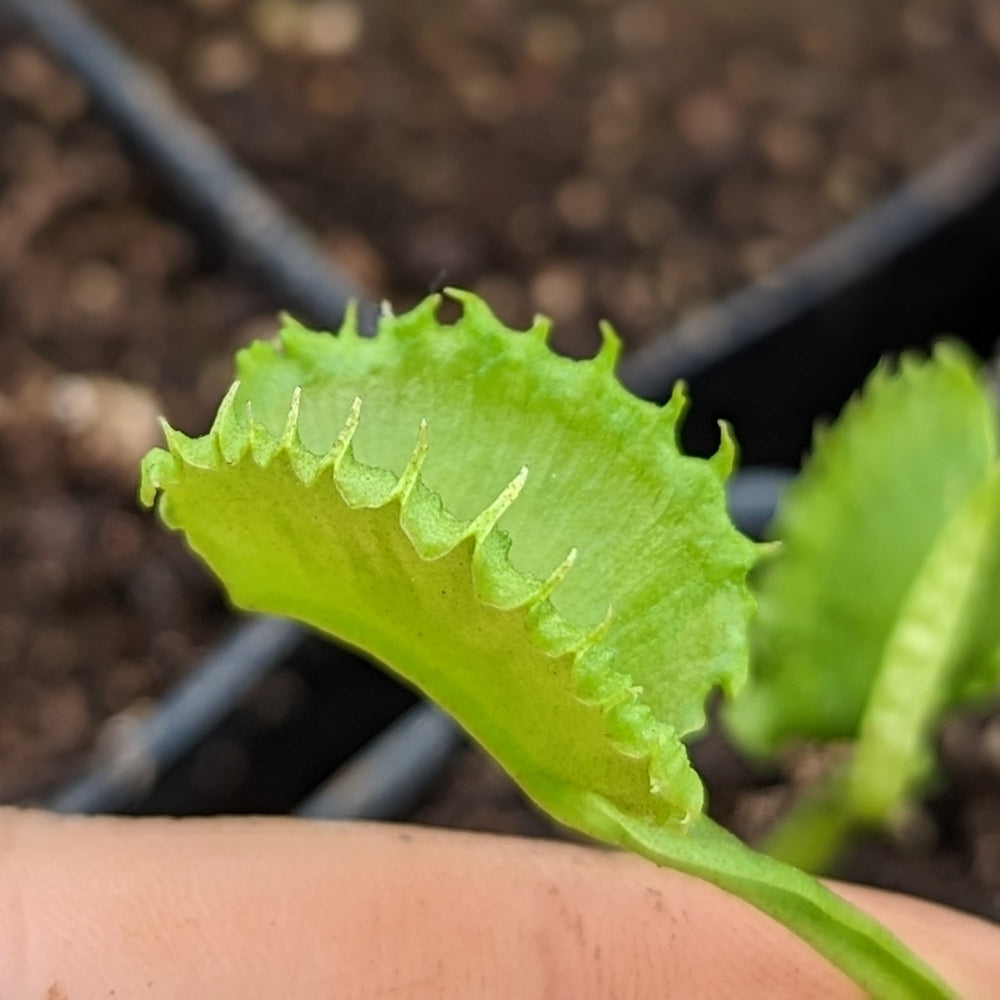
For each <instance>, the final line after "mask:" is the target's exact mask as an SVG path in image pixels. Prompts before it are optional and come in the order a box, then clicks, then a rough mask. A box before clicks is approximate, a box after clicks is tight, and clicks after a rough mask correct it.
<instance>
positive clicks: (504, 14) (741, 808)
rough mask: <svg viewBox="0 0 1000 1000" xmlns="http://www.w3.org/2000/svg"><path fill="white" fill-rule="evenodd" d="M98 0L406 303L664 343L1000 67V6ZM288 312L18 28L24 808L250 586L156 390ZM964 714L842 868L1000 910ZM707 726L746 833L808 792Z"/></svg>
mask: <svg viewBox="0 0 1000 1000" xmlns="http://www.w3.org/2000/svg"><path fill="white" fill-rule="evenodd" d="M84 6H86V7H87V8H88V9H90V10H91V12H92V13H94V14H95V15H97V16H98V17H100V19H101V20H102V22H103V23H104V24H105V25H106V26H107V27H109V28H110V29H112V30H113V31H114V32H115V33H116V34H117V36H118V37H119V38H120V39H121V40H123V41H124V42H125V43H126V44H127V45H128V46H129V47H130V48H131V49H132V50H133V51H135V52H136V53H138V54H140V55H142V56H143V57H145V58H146V59H148V60H149V61H150V62H151V63H152V64H153V65H154V66H155V67H158V69H159V71H160V72H162V74H163V75H164V76H165V77H166V78H167V79H169V80H170V81H171V82H172V84H173V85H174V86H175V87H176V88H177V89H178V91H179V92H180V93H181V95H182V96H183V98H184V99H185V101H186V102H187V103H188V104H189V105H190V106H191V107H192V108H194V109H195V111H196V112H197V113H198V115H199V116H200V117H201V118H202V119H203V120H204V121H206V122H207V123H208V124H210V125H211V126H212V127H213V128H214V129H215V130H216V132H217V133H218V134H219V136H220V137H221V139H222V141H223V143H224V144H225V145H226V146H228V147H229V148H230V149H231V150H232V151H233V152H234V153H235V154H236V156H237V157H238V158H240V159H241V160H242V161H243V162H245V163H246V164H247V165H248V166H249V167H250V168H251V169H252V171H253V172H254V173H256V174H257V176H259V177H260V178H261V179H262V180H263V182H264V183H265V185H266V186H267V187H268V188H269V189H270V190H271V191H273V192H274V193H275V194H276V195H277V196H278V198H279V199H280V200H281V201H283V202H284V203H285V204H286V205H287V206H288V207H289V208H290V209H291V210H292V212H293V213H294V214H295V215H297V216H298V217H300V218H301V219H303V220H305V221H306V222H307V223H308V225H309V226H310V227H311V228H312V229H313V230H314V231H315V232H316V234H317V235H318V237H319V238H320V240H321V241H322V243H323V244H324V246H325V247H326V249H327V250H328V252H329V254H330V256H331V258H332V259H334V260H336V261H337V262H338V263H339V264H340V265H341V266H342V267H343V268H345V269H346V270H347V271H348V272H350V273H351V274H352V275H354V276H355V278H356V280H357V281H358V283H359V284H360V285H362V286H363V287H365V288H367V289H369V290H370V291H371V292H372V293H373V294H377V295H384V296H388V297H391V298H392V300H393V301H394V302H395V303H397V304H398V305H400V306H405V305H406V304H408V303H410V302H413V301H415V300H416V299H418V298H419V297H421V296H422V295H424V294H426V293H427V292H428V291H430V290H432V289H434V288H437V287H440V286H441V285H443V284H457V285H465V286H469V287H472V288H475V289H476V290H478V291H480V292H481V293H482V294H484V295H485V296H486V297H487V298H488V299H490V301H491V302H492V303H493V304H494V306H495V308H497V310H498V311H499V312H500V314H501V315H502V316H503V318H505V319H507V320H508V321H509V322H511V323H515V324H523V323H526V322H527V321H528V320H529V319H530V316H531V314H532V313H533V312H535V311H536V310H541V311H544V312H547V313H549V314H551V315H553V316H554V317H555V318H556V320H557V321H558V322H559V324H560V325H559V327H558V329H557V333H556V337H555V339H556V343H557V345H558V346H559V348H560V349H562V350H564V351H567V352H568V353H571V354H576V355H583V354H587V353H590V352H591V351H592V350H593V348H594V346H595V345H596V341H597V334H596V320H597V319H598V318H600V317H608V318H610V319H611V320H612V321H613V322H615V323H616V324H617V326H618V327H619V330H620V332H621V333H622V335H623V336H624V338H625V340H626V342H627V343H629V344H633V345H634V344H638V343H640V342H642V341H643V340H644V339H646V338H648V337H650V336H652V335H654V334H656V333H658V332H660V331H662V330H664V329H666V328H667V327H669V325H670V323H671V322H672V321H674V320H676V319H677V318H679V317H681V316H683V315H684V314H685V313H686V312H688V311H689V310H691V309H693V308H697V307H698V306H699V305H702V304H704V303H707V302H710V301H712V300H715V299H717V298H718V297H719V296H720V295H722V294H724V293H725V292H727V291H729V290H732V289H733V288H735V287H738V286H739V285H741V284H742V283H744V282H745V281H747V280H750V279H752V278H754V277H757V276H759V275H761V274H763V273H766V272H767V271H768V270H769V269H771V268H773V267H774V266H775V265H776V264H779V263H781V262H782V261H784V260H787V259H788V258H789V257H790V256H791V255H792V254H793V253H794V252H795V251H796V250H798V249H800V248H802V247H803V246H805V245H807V244H808V243H809V242H811V241H812V240H814V239H815V238H817V237H819V236H821V235H823V234H824V233H825V232H827V231H829V230H830V229H831V228H832V227H834V226H836V225H837V224H838V223H840V222H842V221H844V220H846V219H848V218H851V217H852V216H854V215H855V214H856V213H858V212H859V211H860V210H862V209H863V208H864V207H865V206H866V205H867V204H869V203H870V202H871V201H872V200H873V199H874V198H876V197H877V196H878V195H880V194H881V193H884V192H886V191H887V190H889V189H890V188H892V187H893V186H894V185H895V184H897V183H898V182H899V181H900V180H902V179H903V178H905V177H906V176H908V175H910V174H911V173H912V172H913V171H914V170H916V169H918V168H919V167H921V166H923V165H924V164H926V163H928V162H929V161H930V160H931V159H932V158H933V157H934V156H935V155H937V154H939V153H941V152H943V151H944V150H946V149H947V148H949V147H950V146H951V145H952V144H953V143H955V142H956V141H959V140H961V139H962V138H964V137H967V136H969V135H971V134H972V133H973V132H974V131H975V129H976V128H978V127H979V126H981V125H983V124H984V123H986V122H987V121H989V120H990V119H991V118H992V116H993V114H994V110H995V106H996V94H997V92H998V89H1000V3H998V2H996V0H910V2H897V0H891V2H890V0H876V2H866V3H862V2H860V0H850V2H843V3H837V4H831V3H828V2H827V3H821V2H818V0H811V2H797V3H791V2H790V0H759V2H757V3H754V4H748V3H746V2H734V0H703V2H701V3H699V4H691V3H689V2H687V0H625V2H616V3H611V2H610V0H575V2H571V0H551V2H549V3H547V4H545V5H541V4H529V3H526V2H515V0H474V2H463V3H442V2H441V0H435V2H434V3H431V2H429V0H419V2H418V0H413V2H408V3H395V2H391V0H369V2H366V3H363V4H362V3H360V2H353V0H314V2H299V0H253V2H250V0H87V2H86V3H85V4H84ZM283 305H284V303H282V302H280V301H277V300H276V299H274V298H273V297H270V296H269V293H268V292H267V290H266V289H265V288H262V287H261V283H260V281H259V280H258V279H257V278H256V277H255V276H254V275H252V274H250V273H249V272H247V271H246V270H244V269H243V268H241V267H240V266H238V265H236V264H233V263H232V262H227V261H225V260H224V259H223V258H222V256H221V255H220V253H219V250H218V248H217V247H216V246H214V245H213V244H212V242H211V239H210V234H207V233H206V232H204V231H203V229H202V228H201V227H200V222H199V220H198V219H195V218H191V217H190V214H189V213H188V212H186V210H185V209H184V207H183V206H181V205H179V204H177V203H176V201H175V200H174V199H173V198H172V196H171V195H170V193H169V190H168V188H167V187H166V186H165V185H164V184H163V183H162V182H161V181H160V180H159V179H158V178H156V177H155V176H154V175H153V174H152V173H151V172H150V171H149V170H148V169H147V168H146V167H144V166H143V165H142V164H141V162H140V161H138V160H137V159H136V157H135V156H133V155H132V154H131V152H130V151H129V150H128V148H127V146H125V145H123V144H122V142H121V141H120V140H119V139H117V138H116V137H115V136H114V135H113V134H112V133H111V132H110V130H109V129H108V128H107V126H106V124H105V123H104V122H103V120H102V119H101V117H100V115H99V114H97V113H95V112H93V111H92V110H91V109H90V108H89V106H88V102H87V99H86V97H85V95H84V93H83V92H82V90H81V88H80V86H79V85H78V84H77V83H76V82H75V81H74V80H73V79H72V78H71V77H69V76H68V75H67V74H65V73H63V72H62V71H60V70H59V69H58V68H57V66H56V65H55V64H54V63H53V62H52V61H51V59H49V58H48V57H47V56H45V55H44V54H43V53H42V52H41V51H40V50H39V49H38V48H36V47H35V46H34V45H33V44H32V43H31V41H30V39H28V38H27V37H26V36H25V35H23V34H21V33H19V32H17V31H16V30H14V29H13V27H12V26H11V25H10V24H9V23H7V22H6V21H0V801H5V800H8V801H9V800H15V799H18V798H21V797H24V796H27V795H31V794H34V793H37V792H38V791H40V790H42V789H44V788H46V787H49V786H51V785H52V783H53V782H55V781H56V780H57V779H58V778H59V777H60V776H61V775H64V774H65V773H67V769H68V768H70V767H71V766H74V765H76V764H78V763H79V761H80V760H81V758H82V756H83V755H85V754H87V753H90V752H92V750H93V747H94V744H95V740H96V738H97V733H98V730H99V726H100V724H101V722H102V720H104V719H106V718H108V717H109V716H110V715H112V714H113V713H116V712H119V711H122V710H123V709H126V708H129V707H132V708H133V709H134V710H136V711H141V710H142V709H141V706H142V704H143V702H144V699H149V698H154V697H155V696H156V695H157V694H158V693H160V692H161V691H162V690H163V689H164V688H165V687H166V686H167V685H168V684H169V683H171V681H173V680H175V679H176V678H177V677H178V676H179V675H180V674H181V673H182V672H183V670H184V669H185V668H186V666H188V665H189V664H190V663H191V662H192V660H193V658H194V656H195V654H196V652H197V650H198V649H199V648H202V647H203V646H205V645H206V644H208V643H210V642H211V641H212V640H213V638H215V637H216V636H217V635H218V630H219V627H220V625H221V623H222V621H223V620H224V615H225V611H224V606H223V602H222V601H221V599H220V597H219V596H218V593H217V591H216V589H215V588H214V585H213V584H212V583H211V582H210V581H209V580H208V578H207V576H206V575H205V574H204V573H203V572H202V571H201V569H199V568H198V566H196V565H195V564H194V562H193V561H192V560H191V559H190V558H189V557H188V556H187V555H186V554H185V553H184V551H183V550H182V548H181V546H180V545H179V544H178V542H177V540H176V539H175V538H173V537H169V536H167V535H166V534H165V533H164V532H163V531H162V529H160V528H159V527H158V526H157V525H156V524H155V523H154V522H153V520H152V519H151V518H150V517H148V516H146V515H145V514H142V513H140V512H138V510H137V508H136V504H135V496H134V494H135V471H134V470H135V466H136V462H137V460H138V458H139V456H140V455H141V454H142V453H143V452H144V451H145V450H146V449H147V448H148V447H149V446H151V445H152V444H155V443H157V441H158V433H159V432H158V429H157V426H156V420H155V418H156V415H157V413H158V412H161V411H163V412H166V413H167V414H168V415H169V416H170V418H171V421H172V422H173V423H174V424H175V425H177V426H179V427H180V428H181V429H184V430H188V431H191V432H196V431H201V430H203V429H204V427H205V426H206V423H207V421H208V419H209V417H210V413H211V411H212V408H213V407H214V405H215V403H216V401H217V399H218V397H219V395H220V393H221V391H222V390H223V389H224V387H225V384H226V382H227V380H228V377H229V371H230V369H229V358H230V355H231V353H232V350H233V349H234V347H235V346H237V345H239V344H241V343H245V342H246V341H247V340H249V339H251V338H252V337H253V336H256V335H261V334H267V333H269V332H270V329H271V328H272V326H273V320H272V317H273V314H274V312H275V311H276V310H277V309H278V308H280V307H281V306H283ZM738 431H739V429H738V428H737V434H738ZM943 742H944V745H945V750H946V755H945V759H946V762H947V763H946V771H947V774H948V776H949V778H950V784H948V785H947V788H948V791H947V792H942V793H941V795H940V796H939V798H938V799H935V800H933V801H932V803H931V805H930V807H929V808H928V809H927V810H926V811H925V812H923V813H922V814H921V816H920V817H918V818H917V819H915V820H914V821H912V822H911V823H910V824H909V825H908V826H907V827H906V828H905V833H904V834H901V835H900V837H899V838H898V839H897V841H896V842H895V843H894V844H889V843H888V842H886V841H871V842H868V843H866V845H865V846H864V847H863V848H862V849H860V850H858V851H857V852H855V854H854V856H853V857H852V860H851V861H850V862H849V864H848V867H847V868H846V873H847V874H850V875H855V876H857V877H863V878H867V879H869V880H873V881H877V882H889V883H891V884H894V885H898V886H900V887H903V888H906V889H907V890H909V891H914V892H920V893H923V894H926V895H929V896H933V897H935V898H943V899H946V900H948V901H951V902H955V903H957V904H959V905H964V906H966V907H968V908H970V909H974V910H977V911H978V912H984V913H989V914H990V915H992V916H993V917H994V918H1000V794H998V792H997V786H998V784H1000V764H998V760H1000V751H998V749H997V748H998V746H1000V737H998V731H997V728H996V724H995V723H994V722H992V721H991V720H990V719H988V718H983V719H974V720H973V719H965V720H956V721H955V722H953V723H952V724H950V727H949V729H948V731H947V732H946V734H945V738H944V741H943ZM697 753H698V754H699V755H700V758H701V762H702V764H703V771H704V773H705V774H706V776H707V778H708V780H709V784H710V786H711V787H712V789H713V801H714V803H715V808H716V809H717V810H718V812H719V814H720V815H721V816H724V817H726V818H728V819H730V820H732V821H733V822H734V824H735V825H736V826H737V827H738V828H740V829H742V830H743V831H744V832H748V833H752V832H754V830H756V829H757V827H758V826H759V825H760V823H761V822H762V821H763V818H764V817H766V816H767V815H768V814H769V812H773V809H774V808H776V805H777V804H778V803H779V800H780V799H781V797H782V796H787V794H788V793H787V787H788V782H785V781H783V780H779V779H780V778H781V777H782V776H780V775H765V776H761V775H756V774H753V773H752V772H750V771H749V770H747V768H746V767H745V765H743V764H742V763H740V762H739V761H738V760H736V759H735V758H734V757H733V756H732V754H731V752H729V751H728V750H727V749H726V748H725V746H724V744H722V743H721V742H720V741H719V740H718V739H710V740H708V741H707V742H706V743H705V744H703V745H702V747H700V748H699V749H698V750H697ZM804 759H805V760H807V758H804ZM796 769H797V770H796ZM803 770H808V767H807V766H806V764H803V763H802V762H801V761H799V762H798V763H794V764H790V765H789V773H791V774H793V775H794V774H797V773H799V772H801V771H803ZM941 787H942V788H944V787H946V785H945V784H944V783H942V786H941ZM516 802H517V797H516V795H515V794H514V793H513V792H512V791H511V789H510V786H509V785H508V784H507V783H506V782H505V780H501V779H500V778H498V777H497V776H496V774H495V772H493V771H492V769H491V768H490V766H488V765H486V764H484V763H483V762H482V761H481V759H480V758H478V757H477V756H476V755H475V754H474V753H473V752H471V751H470V753H469V754H468V755H466V756H465V757H464V758H462V759H461V760H459V761H458V762H457V763H456V765H455V768H453V770H452V774H451V777H450V779H449V780H448V781H446V782H445V783H444V784H442V786H441V787H440V788H439V789H438V791H437V792H436V793H435V796H432V798H431V800H429V802H428V803H426V804H425V805H424V806H423V807H422V810H421V811H419V812H418V818H421V819H423V820H427V821H436V822H446V823H453V822H460V823H464V824H478V825H480V826H492V827H494V828H502V829H517V830H522V831H525V832H532V831H534V832H538V831H539V830H541V829H545V827H544V824H542V823H541V822H540V821H539V820H538V819H537V818H535V817H534V816H533V814H530V813H527V812H524V811H522V810H521V807H520V806H518V805H516V804H515V803H516Z"/></svg>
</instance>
